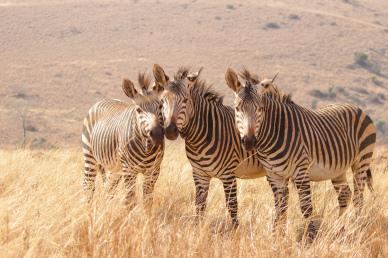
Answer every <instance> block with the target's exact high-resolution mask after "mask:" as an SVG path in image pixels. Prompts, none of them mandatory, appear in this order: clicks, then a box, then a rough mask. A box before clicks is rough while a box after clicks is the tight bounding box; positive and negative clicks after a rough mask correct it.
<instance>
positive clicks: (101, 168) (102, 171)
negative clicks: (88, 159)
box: [98, 165, 107, 187]
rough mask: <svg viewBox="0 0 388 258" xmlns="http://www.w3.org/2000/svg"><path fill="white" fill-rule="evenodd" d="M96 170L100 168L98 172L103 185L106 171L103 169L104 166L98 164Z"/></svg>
mask: <svg viewBox="0 0 388 258" xmlns="http://www.w3.org/2000/svg"><path fill="white" fill-rule="evenodd" d="M98 170H100V173H101V178H102V183H103V185H104V187H105V184H106V182H107V180H106V171H105V168H104V167H103V166H102V165H99V166H98Z"/></svg>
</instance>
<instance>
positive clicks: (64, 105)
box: [0, 0, 388, 148]
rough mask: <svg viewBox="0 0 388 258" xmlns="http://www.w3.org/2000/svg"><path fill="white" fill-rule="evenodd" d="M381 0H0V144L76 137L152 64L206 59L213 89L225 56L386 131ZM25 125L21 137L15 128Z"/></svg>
mask: <svg viewBox="0 0 388 258" xmlns="http://www.w3.org/2000/svg"><path fill="white" fill-rule="evenodd" d="M387 10H388V1H380V0H370V1H357V0H343V1H340V0H338V1H321V0H313V1H307V0H301V1H298V3H297V4H295V1H291V0H275V1H224V0H221V1H206V0H198V1H177V0H175V1H141V0H139V1H136V0H135V1H126V2H125V3H124V2H123V1H112V0H107V1H55V0H53V1H49V0H45V1H35V0H30V1H15V0H0V35H1V36H0V148H14V147H18V146H22V144H23V142H25V144H26V145H27V146H30V147H32V148H51V147H54V148H62V147H70V146H77V145H78V144H79V142H80V132H81V127H82V119H83V117H84V115H85V114H86V112H87V110H88V108H89V107H90V106H91V105H93V104H94V103H95V102H96V101H98V100H100V99H102V98H106V97H109V98H110V97H114V98H120V99H125V96H124V94H122V92H121V87H120V86H121V80H122V78H123V77H128V78H131V79H133V80H135V79H136V77H137V73H138V72H139V71H144V70H147V71H149V72H150V71H151V67H152V65H153V64H154V63H159V64H160V65H162V66H163V67H165V69H166V71H167V72H168V73H169V74H173V73H174V71H176V69H177V68H178V67H179V66H181V65H188V66H191V67H193V69H198V68H199V67H200V66H204V68H205V69H204V71H203V78H204V79H206V80H207V81H208V82H209V83H211V84H213V85H214V87H215V88H216V89H217V90H218V91H220V92H223V93H224V95H225V102H226V103H228V104H230V103H231V99H232V92H231V91H230V90H229V89H228V88H227V86H226V84H225V82H224V73H225V70H226V68H227V67H229V66H231V67H233V68H236V69H239V68H241V67H242V66H243V65H245V66H246V67H248V68H250V69H252V70H254V71H256V72H257V73H258V74H259V75H260V76H262V77H270V76H273V75H274V74H275V73H276V72H279V76H278V79H277V83H278V86H279V87H281V88H282V89H284V90H286V91H289V92H292V94H293V97H294V100H295V101H296V102H298V103H300V104H303V105H305V106H307V107H312V108H317V107H320V106H323V105H325V104H328V103H333V102H351V103H354V104H357V105H360V106H361V107H362V108H363V109H365V110H366V111H367V112H369V113H370V114H371V116H372V118H373V119H374V121H376V124H377V126H378V129H379V133H378V142H379V143H387V142H388V111H387V110H388V100H387V99H388V11H387ZM23 124H24V128H25V136H24V133H23V131H24V130H23Z"/></svg>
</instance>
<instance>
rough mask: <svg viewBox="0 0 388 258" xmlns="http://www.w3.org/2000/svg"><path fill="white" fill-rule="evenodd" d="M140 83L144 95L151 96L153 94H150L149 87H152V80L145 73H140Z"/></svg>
mask: <svg viewBox="0 0 388 258" xmlns="http://www.w3.org/2000/svg"><path fill="white" fill-rule="evenodd" d="M138 82H139V85H140V88H141V90H142V92H143V95H150V94H151V92H149V87H150V85H151V80H150V78H149V76H148V75H147V74H146V73H145V72H143V73H139V76H138Z"/></svg>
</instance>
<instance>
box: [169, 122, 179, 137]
mask: <svg viewBox="0 0 388 258" xmlns="http://www.w3.org/2000/svg"><path fill="white" fill-rule="evenodd" d="M178 135H179V131H178V127H177V126H176V124H175V123H170V124H169V125H168V126H167V127H166V137H167V139H169V140H176V138H178Z"/></svg>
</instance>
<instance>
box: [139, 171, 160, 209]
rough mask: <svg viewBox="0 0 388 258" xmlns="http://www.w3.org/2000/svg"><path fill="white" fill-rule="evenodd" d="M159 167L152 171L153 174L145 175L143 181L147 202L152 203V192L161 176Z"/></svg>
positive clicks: (144, 195)
mask: <svg viewBox="0 0 388 258" xmlns="http://www.w3.org/2000/svg"><path fill="white" fill-rule="evenodd" d="M159 171H160V170H159V168H158V169H155V170H153V171H152V173H151V174H149V175H146V176H145V177H144V183H143V198H144V201H145V202H146V203H149V204H152V202H153V196H152V193H153V191H154V187H155V183H156V181H157V180H158V177H159Z"/></svg>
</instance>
